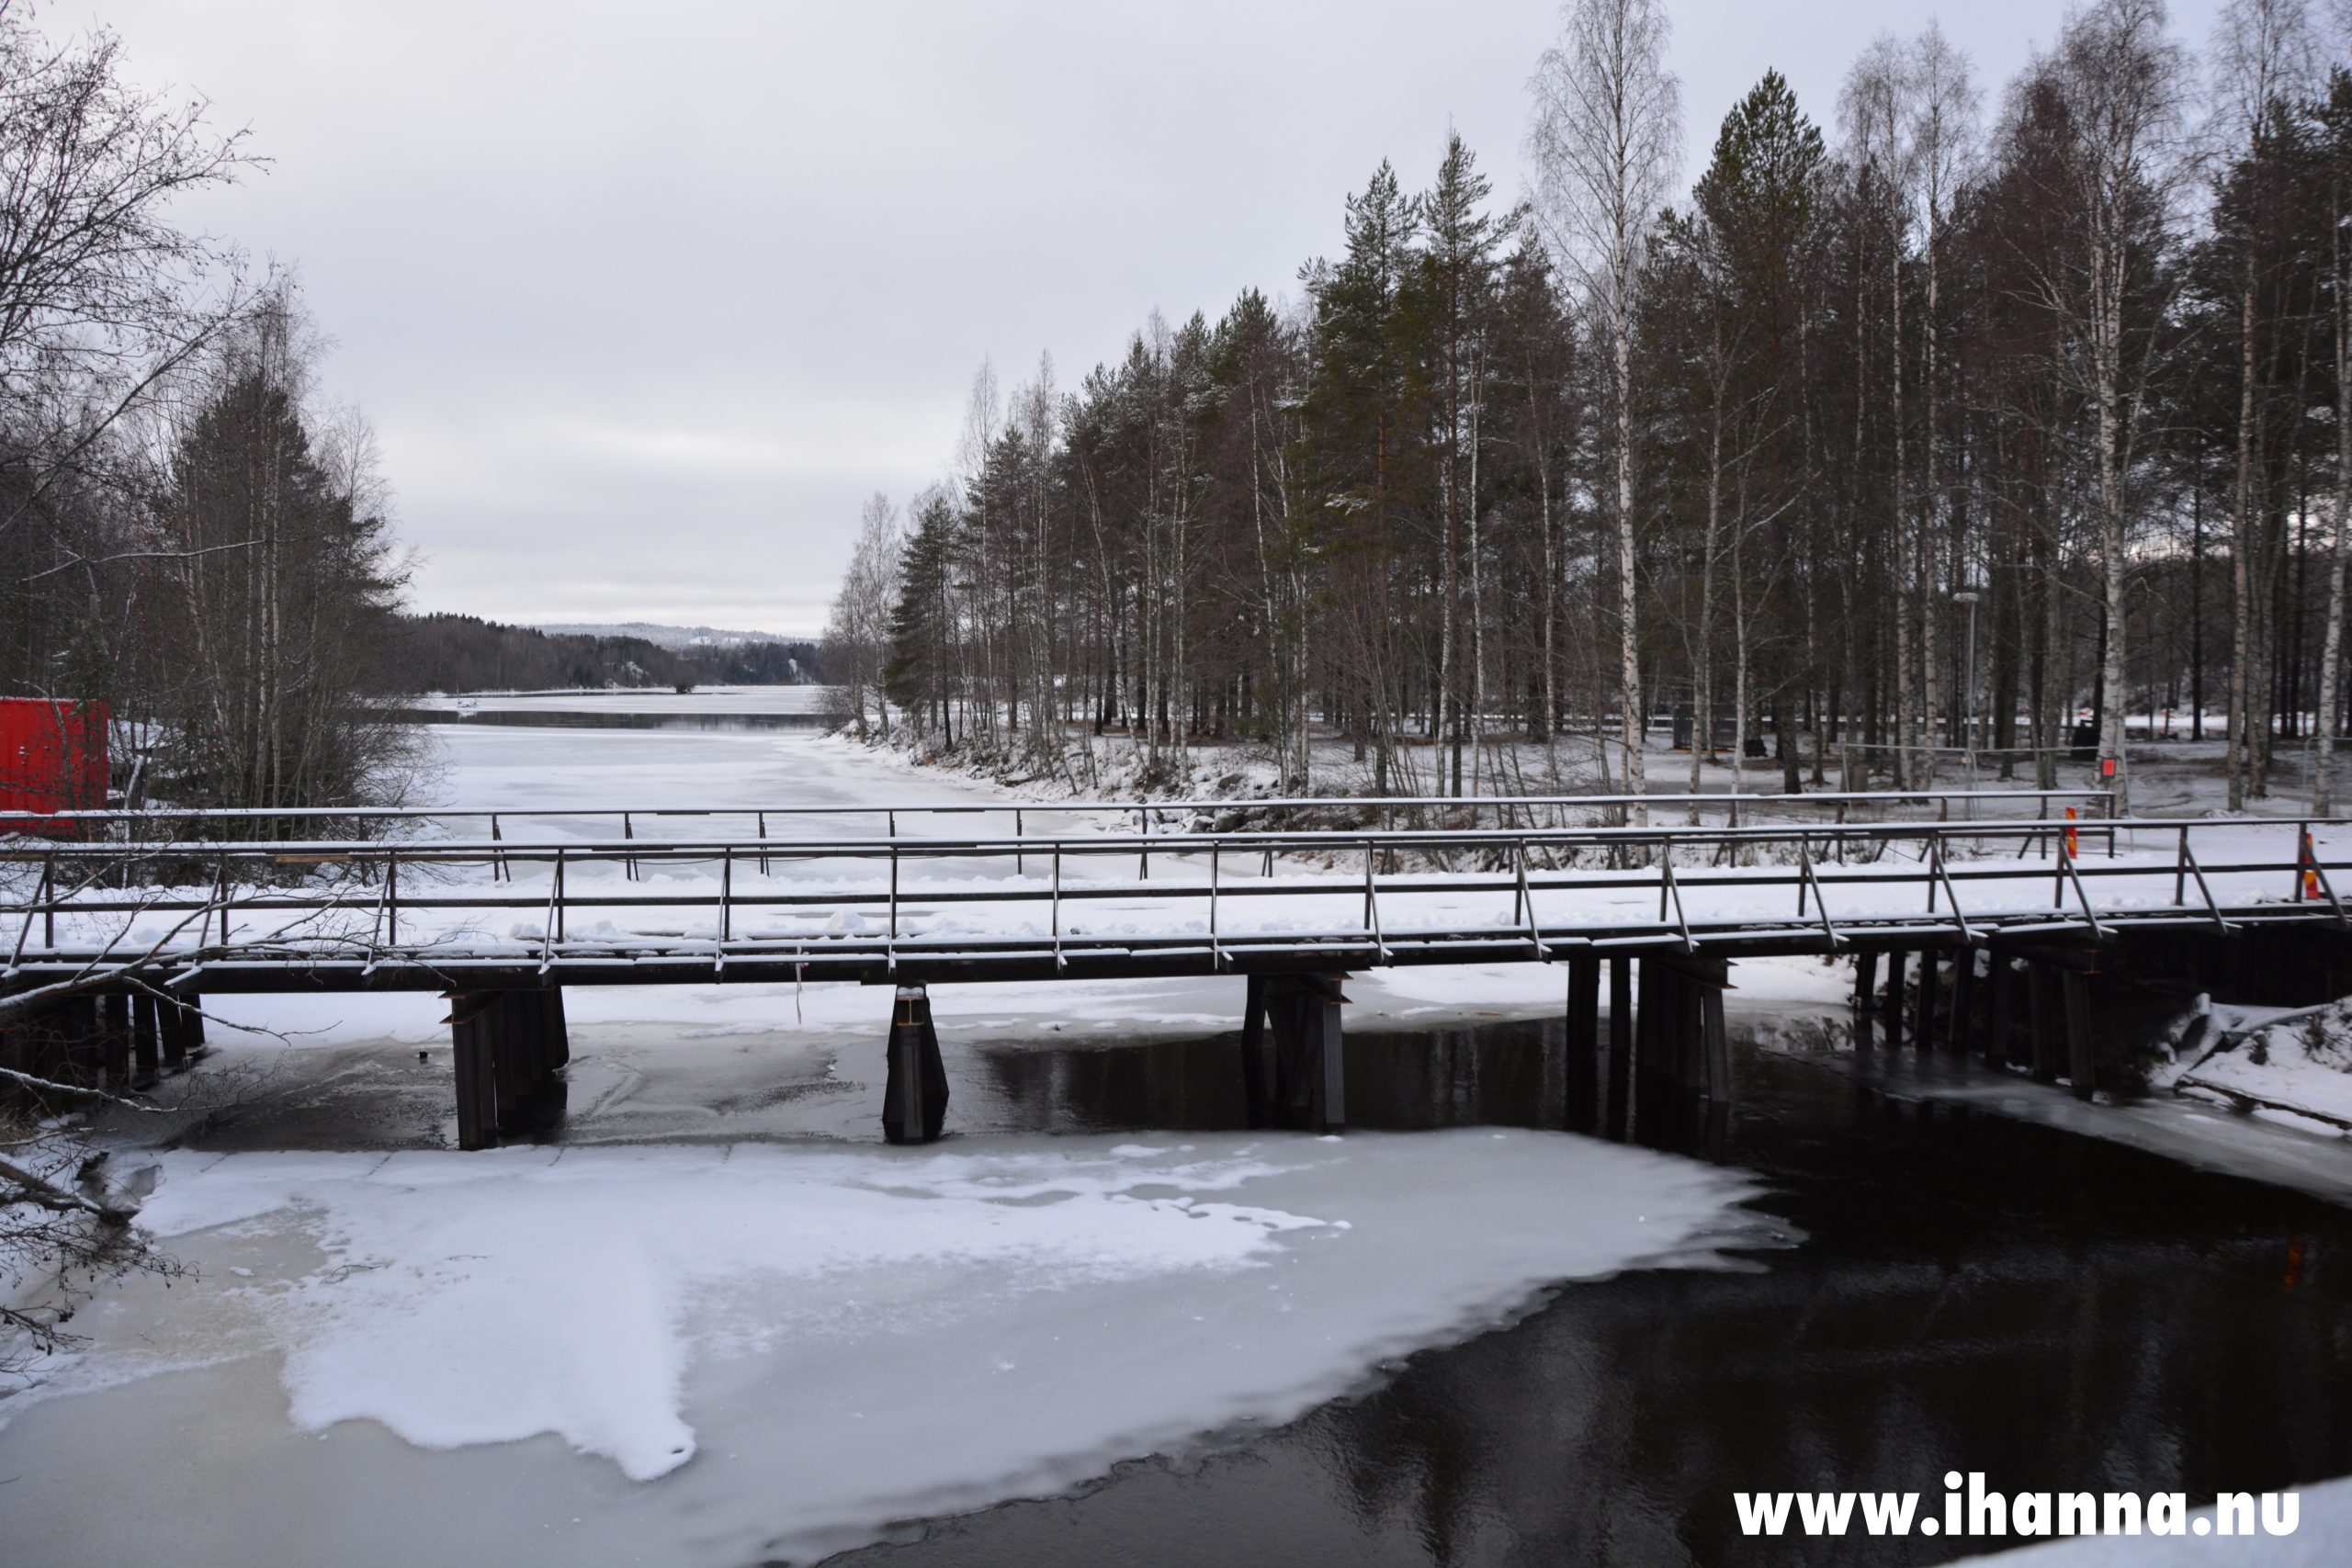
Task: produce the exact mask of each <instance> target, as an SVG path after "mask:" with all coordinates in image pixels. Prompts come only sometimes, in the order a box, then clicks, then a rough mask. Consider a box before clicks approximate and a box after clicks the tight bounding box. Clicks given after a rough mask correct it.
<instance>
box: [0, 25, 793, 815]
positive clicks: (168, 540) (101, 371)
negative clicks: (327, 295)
mask: <svg viewBox="0 0 2352 1568" xmlns="http://www.w3.org/2000/svg"><path fill="white" fill-rule="evenodd" d="M252 165H253V159H252V157H251V155H250V154H249V152H248V151H247V149H246V147H245V143H244V140H243V136H242V135H240V134H233V133H221V132H219V131H216V130H213V129H212V128H210V127H209V125H208V123H207V121H206V119H205V116H204V110H203V106H202V105H201V104H200V103H188V102H184V101H182V100H179V99H176V98H172V97H168V96H164V95H160V94H155V93H150V92H147V91H144V90H141V89H139V88H137V87H135V86H133V85H130V84H129V83H128V82H127V81H126V80H125V78H124V76H123V73H122V71H121V68H120V45H119V40H118V39H116V38H115V37H114V35H112V34H111V33H108V32H107V31H105V30H103V29H100V30H97V31H95V32H92V33H89V34H86V35H83V36H80V37H77V38H74V39H68V40H67V41H65V42H62V43H59V42H55V41H52V40H51V39H48V38H45V37H44V36H43V35H42V34H41V33H40V31H39V30H37V29H36V28H34V27H33V26H32V25H31V24H30V22H29V21H28V19H27V16H26V13H25V9H24V7H23V6H17V5H11V4H9V3H7V0H0V695H9V696H32V697H47V698H50V699H52V701H54V702H57V703H59V704H61V705H62V704H63V703H66V702H73V703H80V704H92V705H95V704H104V705H106V707H107V712H108V713H109V715H110V716H111V717H112V719H113V721H114V722H113V726H112V736H113V742H114V745H113V750H114V752H115V761H116V763H117V772H118V774H119V775H121V776H123V777H124V778H126V779H127V778H130V777H134V776H135V777H136V779H137V781H138V786H139V794H140V795H141V798H145V799H154V798H164V799H169V800H172V801H174V802H176V803H179V804H186V805H218V806H239V807H270V806H283V807H297V806H339V805H354V804H373V803H382V802H386V801H390V800H393V799H396V798H398V797H399V796H401V795H402V794H403V793H404V792H405V791H406V790H407V788H408V785H409V783H410V781H411V779H412V777H413V773H414V764H415V762H416V761H417V759H418V756H419V747H420V743H421V742H420V737H419V735H418V732H417V731H415V730H413V728H407V727H404V726H401V725H398V724H396V723H394V722H392V721H391V719H392V716H391V715H390V714H389V713H387V712H386V705H385V704H384V703H383V702H382V701H381V700H380V699H384V698H392V697H398V696H401V695H403V694H413V693H417V692H424V691H434V690H471V689H478V688H483V687H497V688H509V689H512V688H521V687H547V686H605V685H625V686H639V685H660V686H675V685H691V684H699V683H706V682H786V681H794V680H808V679H810V678H812V675H813V671H814V668H815V650H814V648H813V647H812V645H810V644H808V643H797V644H782V643H741V644H729V645H726V646H723V647H718V646H715V647H711V648H707V649H690V650H686V651H684V652H675V651H672V650H670V649H663V648H662V647H660V646H658V645H656V644H654V643H652V642H650V641H645V640H643V639H639V638H633V637H584V636H560V635H559V636H551V635H548V634H545V633H541V632H538V631H536V630H533V629H531V628H528V627H521V626H497V625H494V624H491V623H487V622H482V621H479V620H474V619H472V618H470V617H467V616H458V615H424V616H411V615H405V614H403V613H402V611H401V599H402V597H403V590H404V589H405V587H406V584H407V580H408V567H407V562H406V560H405V559H404V558H403V557H402V556H401V552H400V550H399V547H398V545H397V541H396V540H395V538H394V536H393V532H392V527H391V524H390V492H389V488H388V486H387V485H386V483H385V481H384V479H383V475H382V470H381V465H380V463H379V460H378V456H377V451H376V445H375V441H374V438H373V436H372V434H371V433H370V431H369V429H368V423H367V420H366V419H365V417H364V416H363V415H362V414H360V413H359V412H358V411H356V410H355V409H352V408H349V407H346V406H343V405H340V404H337V403H335V402H334V401H332V400H329V399H328V398H326V397H325V396H324V395H323V393H322V390H321V389H320V386H319V380H318V374H317V371H318V366H319V363H320V359H321V351H320V339H319V337H318V334H317V333H316V331H315V329H314V328H313V326H312V325H311V322H310V321H309V319H308V317H307V315H306V313H305V311H304V309H303V306H302V302H301V299H300V291H299V289H298V288H297V287H296V286H295V284H294V283H293V282H292V281H291V279H290V278H289V277H288V276H284V275H282V274H278V273H276V272H272V273H270V274H267V275H266V276H259V277H254V276H249V274H248V269H247V265H246V263H245V261H244V258H243V256H242V255H241V254H240V253H238V252H237V251H236V250H235V249H233V248H232V247H231V246H229V245H227V244H226V243H222V242H220V241H217V240H214V239H211V238H209V237H207V236H205V235H202V234H199V233H197V232H195V231H190V230H188V229H186V228H184V227H181V226H179V225H178V224H176V223H175V220H173V218H172V209H173V207H174V204H175V202H177V201H179V200H180V199H182V198H184V197H187V196H188V195H190V194H192V193H196V192H199V191H203V190H206V189H208V188H212V187H218V186H224V185H229V184H232V183H234V182H235V181H236V180H238V179H239V178H240V177H241V176H243V175H245V174H246V173H248V172H249V171H250V169H251V167H252ZM796 660H797V663H796ZM60 712H61V715H62V712H63V710H62V707H61V709H60ZM59 722H60V725H61V728H66V727H67V726H68V725H69V724H70V721H69V720H67V719H65V718H63V717H62V716H61V718H60V721H59ZM60 754H61V755H62V754H63V751H62V748H61V749H60ZM134 762H135V763H136V767H135V769H134V767H133V764H134ZM18 782H27V783H39V782H40V781H18Z"/></svg>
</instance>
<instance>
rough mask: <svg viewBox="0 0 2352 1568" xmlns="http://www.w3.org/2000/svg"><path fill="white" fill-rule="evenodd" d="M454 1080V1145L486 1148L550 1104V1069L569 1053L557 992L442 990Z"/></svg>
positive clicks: (539, 1117) (554, 1082)
mask: <svg viewBox="0 0 2352 1568" xmlns="http://www.w3.org/2000/svg"><path fill="white" fill-rule="evenodd" d="M448 1002H449V1016H448V1017H447V1019H446V1020H444V1021H445V1022H447V1024H448V1025H449V1036H450V1044H451V1046H452V1048H453V1049H452V1055H453V1056H454V1058H455V1061H456V1069H457V1081H458V1147H459V1148H461V1149H487V1148H493V1147H495V1146H496V1145H497V1143H498V1137H499V1134H501V1133H512V1132H521V1131H525V1130H526V1129H527V1128H529V1127H531V1126H532V1125H534V1124H535V1123H536V1122H540V1121H543V1120H544V1119H545V1118H546V1116H547V1114H548V1111H550V1110H552V1109H554V1107H553V1104H552V1100H553V1098H554V1094H555V1092H556V1091H557V1090H558V1089H560V1081H561V1080H560V1079H559V1078H557V1077H556V1076H555V1075H556V1070H557V1069H558V1068H560V1067H561V1066H563V1065H564V1064H565V1063H567V1062H569V1061H571V1040H570V1037H569V1035H568V1033H567V1032H566V1031H565V1028H564V1018H563V992H562V990H561V989H560V987H548V989H546V990H519V989H517V990H498V991H452V992H450V993H448Z"/></svg>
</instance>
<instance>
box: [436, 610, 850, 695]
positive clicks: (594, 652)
mask: <svg viewBox="0 0 2352 1568" xmlns="http://www.w3.org/2000/svg"><path fill="white" fill-rule="evenodd" d="M396 641H397V643H398V646H399V649H400V658H399V660H398V662H397V668H396V671H395V673H396V675H397V679H398V684H397V685H396V686H393V687H391V688H390V690H394V691H397V692H401V693H411V694H413V693H420V692H522V691H540V690H547V689H549V688H555V687H570V686H670V687H675V688H678V689H681V690H684V689H687V688H691V687H694V686H697V685H729V686H781V685H796V684H804V683H807V682H814V681H817V680H820V679H821V672H820V670H819V667H818V663H817V649H816V647H815V645H814V644H811V643H806V642H764V641H763V642H749V641H746V642H729V643H722V644H711V645H708V646H702V647H695V648H688V649H676V650H673V649H667V648H664V647H662V645H661V644H659V643H656V642H650V641H649V640H647V639H646V638H644V637H591V636H588V635H586V634H584V633H580V632H548V631H541V630H539V629H538V628H537V627H536V626H503V625H501V624H500V623H498V622H496V621H484V620H480V619H477V618H476V617H474V616H472V615H414V616H406V615H404V616H402V617H401V619H400V622H399V626H398V628H397V631H396Z"/></svg>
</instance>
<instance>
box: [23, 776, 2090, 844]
mask: <svg viewBox="0 0 2352 1568" xmlns="http://www.w3.org/2000/svg"><path fill="white" fill-rule="evenodd" d="M2113 798H2114V797H2113V794H2112V792H2110V791H2108V790H2105V789H2055V788H2053V789H1988V790H1979V789H1964V790H1963V789H1955V790H1934V789H1928V790H1870V791H1845V792H1825V793H1815V794H1809V795H1777V794H1776V795H1761V794H1734V793H1724V794H1697V795H1692V794H1672V795H1302V796H1283V797H1275V798H1268V799H1223V798H1211V799H1198V800H1159V801H1127V800H1071V801H1002V802H995V801H972V802H963V801H952V802H936V803H927V804H913V805H891V804H882V805H840V804H828V805H815V806H811V805H777V806H666V807H642V806H566V807H548V808H539V807H440V806H401V807H367V806H338V807H185V808H175V807H143V808H141V809H138V810H90V811H60V812H55V813H50V814H45V815H41V816H39V817H34V816H31V815H19V816H13V817H8V818H0V840H5V837H6V835H7V834H8V833H9V832H10V831H12V830H13V831H18V832H22V831H24V830H25V829H28V828H31V827H36V826H37V827H39V828H40V829H42V830H43V832H44V833H47V834H53V835H57V836H74V835H80V836H85V837H90V838H106V839H119V840H128V841H130V842H135V843H153V842H162V841H172V840H186V839H194V840H201V841H205V842H213V841H220V842H228V841H233V840H239V839H246V838H249V837H250V836H251V834H250V832H249V831H248V830H249V829H254V828H256V827H260V828H267V829H274V830H275V832H274V834H273V836H275V833H277V832H283V831H285V830H286V829H299V828H300V827H301V826H302V825H306V824H307V825H311V826H312V827H313V828H316V829H321V830H332V829H337V828H345V827H349V828H359V829H368V828H373V829H377V830H378V831H379V832H386V831H390V830H391V829H396V828H406V827H418V826H426V825H434V824H458V823H469V822H471V823H481V824H484V825H486V826H487V827H488V828H489V829H490V833H491V837H492V838H493V839H502V838H503V837H504V833H505V824H507V823H509V822H514V821H518V820H520V821H527V822H537V823H571V822H582V823H594V822H597V821H605V822H609V823H612V824H614V825H615V826H616V827H617V828H618V829H619V830H620V833H621V836H622V837H623V838H624V839H632V840H633V839H635V838H636V837H637V834H638V830H639V827H640V825H649V824H653V823H660V822H669V821H677V820H683V819H702V820H716V821H721V822H737V823H741V825H742V827H743V829H748V831H749V833H750V836H751V837H752V839H754V840H765V839H768V838H769V837H770V835H771V824H776V825H779V826H781V825H784V824H788V823H792V822H797V821H806V820H823V821H839V820H847V819H855V818H866V819H870V820H873V821H875V822H876V823H877V824H879V825H880V826H881V827H882V829H883V836H884V837H885V838H889V839H896V838H898V837H899V836H900V829H901V828H902V827H912V826H915V825H918V824H928V823H933V822H937V821H939V820H941V819H944V818H969V817H975V816H980V817H988V816H995V817H1004V818H1011V819H1012V828H1013V833H1014V836H1015V837H1016V838H1018V837H1025V836H1026V835H1027V831H1028V829H1027V824H1028V823H1029V822H1030V821H1031V820H1032V819H1042V820H1046V821H1053V820H1056V819H1062V820H1068V819H1070V818H1107V819H1110V820H1113V821H1118V822H1126V821H1130V820H1131V821H1133V822H1134V824H1135V831H1136V832H1138V833H1144V834H1148V833H1150V832H1151V831H1152V830H1153V829H1154V827H1155V826H1157V825H1164V824H1168V823H1171V822H1183V821H1185V820H1187V819H1190V820H1191V821H1193V822H1195V823H1198V822H1199V821H1200V820H1201V819H1202V818H1211V819H1215V820H1219V821H1223V822H1227V823H1231V822H1233V821H1235V820H1237V819H1238V820H1247V819H1249V818H1267V817H1275V818H1280V817H1285V816H1295V817H1306V818H1322V819H1326V820H1325V822H1324V824H1323V825H1329V823H1330V822H1331V821H1336V820H1340V819H1344V820H1346V821H1347V822H1348V824H1349V825H1351V826H1353V827H1357V828H1374V829H1382V830H1386V829H1397V828H1400V827H1413V826H1419V825H1423V824H1426V823H1428V821H1429V820H1430V818H1431V817H1432V816H1433V815H1434V816H1437V817H1440V818H1448V817H1451V818H1463V817H1466V818H1468V819H1469V823H1468V825H1476V822H1477V821H1478V820H1479V819H1480V818H1492V819H1493V820H1495V821H1496V822H1497V824H1498V825H1499V826H1504V827H1521V828H1530V829H1532V828H1538V827H1550V828H1566V827H1572V826H1577V824H1573V823H1570V822H1569V821H1567V820H1566V818H1567V816H1568V815H1569V814H1570V813H1581V814H1589V813H1598V814H1600V815H1601V816H1603V817H1606V818H1611V819H1613V820H1614V821H1615V822H1617V823H1623V822H1624V821H1626V820H1627V819H1628V818H1630V817H1631V816H1632V815H1633V813H1634V811H1635V810H1637V809H1638V810H1642V811H1645V812H1648V813H1650V814H1652V815H1654V816H1655V815H1657V814H1660V813H1667V812H1681V813H1684V814H1685V815H1686V816H1688V815H1689V814H1691V813H1692V812H1696V813H1699V814H1700V815H1701V816H1702V818H1703V817H1704V816H1706V815H1708V814H1713V815H1716V816H1719V817H1721V818H1723V820H1724V825H1725V826H1728V827H1733V828H1736V827H1738V826H1740V822H1741V818H1742V816H1743V815H1745V816H1746V817H1747V819H1748V820H1749V821H1750V822H1756V821H1770V820H1772V819H1774V818H1784V819H1786V818H1805V819H1816V820H1824V821H1829V822H1836V823H1839V824H1843V823H1846V822H1849V821H1869V820H1894V819H1901V818H1903V817H1904V816H1905V814H1910V815H1912V816H1917V817H1932V818H1933V819H1934V820H1937V821H1953V820H1962V821H1973V820H1976V819H1977V817H1978V813H1979V811H1980V810H1993V809H1996V808H1998V809H1999V810H2000V811H2001V813H2002V814H2003V815H2005V816H2007V815H2013V814H2014V813H2015V811H2016V810H2018V809H2020V808H2022V807H2024V806H2026V805H2027V804H2029V803H2030V805H2031V806H2032V807H2033V816H2034V818H2036V819H2037V820H2039V819H2042V818H2054V817H2056V816H2058V815H2059V814H2060V813H2061V811H2063V810H2064V808H2065V807H2068V806H2073V807H2075V810H2076V811H2077V812H2079V813H2081V814H2082V815H2083V816H2084V817H2085V818H2086V819H2094V820H2096V819H2099V818H2106V817H2108V816H2110V815H2111V814H2112V807H2113ZM1545 816H1549V817H1551V818H1554V819H1553V820H1551V821H1548V822H1546V821H1544V820H1543V818H1544V817H1545ZM1447 825H1450V826H1462V825H1464V824H1463V823H1462V822H1460V821H1458V820H1457V821H1453V822H1451V823H1448V824H1447Z"/></svg>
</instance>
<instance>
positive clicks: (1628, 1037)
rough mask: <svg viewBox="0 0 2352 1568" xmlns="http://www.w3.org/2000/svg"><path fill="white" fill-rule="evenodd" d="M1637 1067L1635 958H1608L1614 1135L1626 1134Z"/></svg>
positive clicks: (1612, 1121)
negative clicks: (1635, 1051)
mask: <svg viewBox="0 0 2352 1568" xmlns="http://www.w3.org/2000/svg"><path fill="white" fill-rule="evenodd" d="M1633 1070H1634V961H1633V960H1632V959H1630V958H1612V959H1611V960H1610V961H1609V1125H1608V1133H1609V1135H1610V1136H1611V1137H1612V1138H1622V1137H1623V1136H1624V1135H1625V1117H1626V1112H1627V1111H1628V1109H1629V1108H1630V1106H1631V1104H1632V1094H1633Z"/></svg>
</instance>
